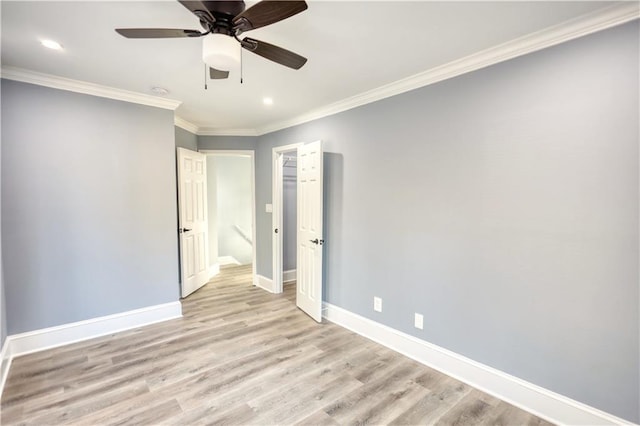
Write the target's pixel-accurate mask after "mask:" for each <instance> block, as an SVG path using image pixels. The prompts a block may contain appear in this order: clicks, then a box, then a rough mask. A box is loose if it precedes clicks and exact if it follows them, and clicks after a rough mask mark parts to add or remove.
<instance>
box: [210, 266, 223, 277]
mask: <svg viewBox="0 0 640 426" xmlns="http://www.w3.org/2000/svg"><path fill="white" fill-rule="evenodd" d="M219 273H220V264H219V263H214V264H213V265H209V279H212V278H213V277H215V276H216V275H218V274H219Z"/></svg>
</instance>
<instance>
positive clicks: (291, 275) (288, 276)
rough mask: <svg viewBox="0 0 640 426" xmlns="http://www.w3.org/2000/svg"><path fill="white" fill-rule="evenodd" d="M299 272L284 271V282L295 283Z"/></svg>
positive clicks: (293, 270) (292, 270)
mask: <svg viewBox="0 0 640 426" xmlns="http://www.w3.org/2000/svg"><path fill="white" fill-rule="evenodd" d="M296 273H297V271H296V270H295V269H289V270H288V271H284V272H283V273H282V282H284V283H288V282H291V281H295V280H296V279H297V278H296Z"/></svg>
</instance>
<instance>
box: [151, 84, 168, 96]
mask: <svg viewBox="0 0 640 426" xmlns="http://www.w3.org/2000/svg"><path fill="white" fill-rule="evenodd" d="M151 93H153V94H154V95H158V96H165V95H168V94H169V91H168V90H167V89H165V88H164V87H158V86H156V87H152V88H151Z"/></svg>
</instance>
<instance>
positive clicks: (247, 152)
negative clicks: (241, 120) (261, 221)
mask: <svg viewBox="0 0 640 426" xmlns="http://www.w3.org/2000/svg"><path fill="white" fill-rule="evenodd" d="M198 152H200V153H202V154H205V155H206V156H207V157H209V156H215V155H217V156H221V157H222V156H226V157H249V159H250V162H251V176H250V179H251V246H252V247H251V250H252V253H251V256H252V261H251V269H252V271H251V276H252V280H251V281H252V282H253V285H257V274H256V270H257V269H256V155H255V154H256V153H255V151H254V150H252V149H199V150H198ZM216 207H217V206H216Z"/></svg>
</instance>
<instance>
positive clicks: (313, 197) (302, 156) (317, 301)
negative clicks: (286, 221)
mask: <svg viewBox="0 0 640 426" xmlns="http://www.w3.org/2000/svg"><path fill="white" fill-rule="evenodd" d="M323 243H324V240H323V236H322V143H321V141H317V142H312V143H309V144H306V145H303V146H301V147H299V148H298V264H297V286H296V287H297V295H296V304H297V305H298V307H299V308H300V309H302V310H303V311H305V312H306V313H307V314H309V316H311V318H313V319H314V320H316V321H318V322H321V321H322V244H323Z"/></svg>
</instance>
